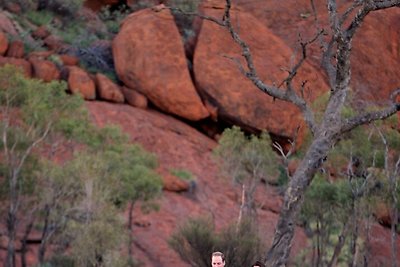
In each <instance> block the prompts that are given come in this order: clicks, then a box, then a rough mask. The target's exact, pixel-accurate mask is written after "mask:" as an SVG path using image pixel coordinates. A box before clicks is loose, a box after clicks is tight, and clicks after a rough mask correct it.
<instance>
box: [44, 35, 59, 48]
mask: <svg viewBox="0 0 400 267" xmlns="http://www.w3.org/2000/svg"><path fill="white" fill-rule="evenodd" d="M43 42H44V44H45V45H46V46H47V47H48V48H49V49H50V50H55V51H57V50H59V49H61V48H62V47H63V46H64V44H63V42H62V40H61V38H60V37H57V36H55V35H49V36H47V37H46V38H45V39H44V40H43Z"/></svg>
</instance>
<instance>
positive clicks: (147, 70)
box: [112, 6, 209, 121]
mask: <svg viewBox="0 0 400 267" xmlns="http://www.w3.org/2000/svg"><path fill="white" fill-rule="evenodd" d="M162 7H163V6H158V8H157V9H156V10H155V9H144V10H141V11H139V12H135V13H133V14H131V15H129V16H128V17H127V18H126V19H125V20H124V22H123V23H122V26H121V30H120V32H119V33H118V35H117V36H116V37H115V39H114V41H113V45H112V49H113V55H114V62H115V69H116V72H117V74H118V77H119V78H120V80H121V81H123V82H124V84H126V85H127V87H129V88H132V89H135V90H138V91H139V92H141V93H143V94H144V95H145V96H146V97H147V98H148V99H149V100H150V101H151V102H152V103H153V104H155V105H156V106H157V107H159V108H160V109H161V110H163V111H165V112H168V113H172V114H175V115H178V116H180V117H183V118H186V119H188V120H193V121H196V120H200V119H203V118H206V117H207V116H208V115H209V113H208V111H207V109H206V108H205V107H204V105H203V103H202V101H201V99H200V96H199V95H198V94H197V92H196V89H195V87H194V85H193V83H192V80H191V78H190V74H189V70H188V67H187V62H186V57H185V53H184V48H183V44H182V41H181V36H180V35H179V32H178V29H177V27H176V25H175V22H174V18H173V16H172V15H171V13H170V11H169V10H168V9H162Z"/></svg>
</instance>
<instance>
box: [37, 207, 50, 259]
mask: <svg viewBox="0 0 400 267" xmlns="http://www.w3.org/2000/svg"><path fill="white" fill-rule="evenodd" d="M44 211H45V214H44V216H45V217H44V225H43V230H42V238H41V241H40V245H39V251H38V259H39V263H40V264H43V262H44V258H45V255H46V248H47V240H48V231H49V217H50V207H49V205H46V206H45V208H44Z"/></svg>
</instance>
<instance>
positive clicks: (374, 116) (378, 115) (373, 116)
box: [340, 88, 400, 133]
mask: <svg viewBox="0 0 400 267" xmlns="http://www.w3.org/2000/svg"><path fill="white" fill-rule="evenodd" d="M399 94H400V88H399V89H397V90H395V91H394V92H393V93H392V94H391V99H392V105H390V106H388V107H386V108H385V109H382V110H380V111H373V112H367V113H364V114H360V115H358V116H355V117H352V118H350V119H347V120H345V121H344V123H343V124H342V127H341V130H340V132H341V133H344V132H348V131H351V130H352V129H354V128H355V127H357V126H360V125H363V124H367V123H370V122H373V121H376V120H383V119H386V118H388V117H390V116H392V115H393V114H395V113H396V112H397V111H400V103H395V97H396V95H399Z"/></svg>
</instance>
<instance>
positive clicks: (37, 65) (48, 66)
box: [29, 57, 60, 82]
mask: <svg viewBox="0 0 400 267" xmlns="http://www.w3.org/2000/svg"><path fill="white" fill-rule="evenodd" d="M29 62H30V63H31V64H32V68H33V76H34V77H35V78H38V79H41V80H43V81H45V82H50V81H53V80H58V79H59V78H60V71H59V70H58V68H57V66H56V65H55V64H54V63H53V62H51V61H49V60H42V59H38V58H35V57H31V58H30V59H29Z"/></svg>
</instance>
